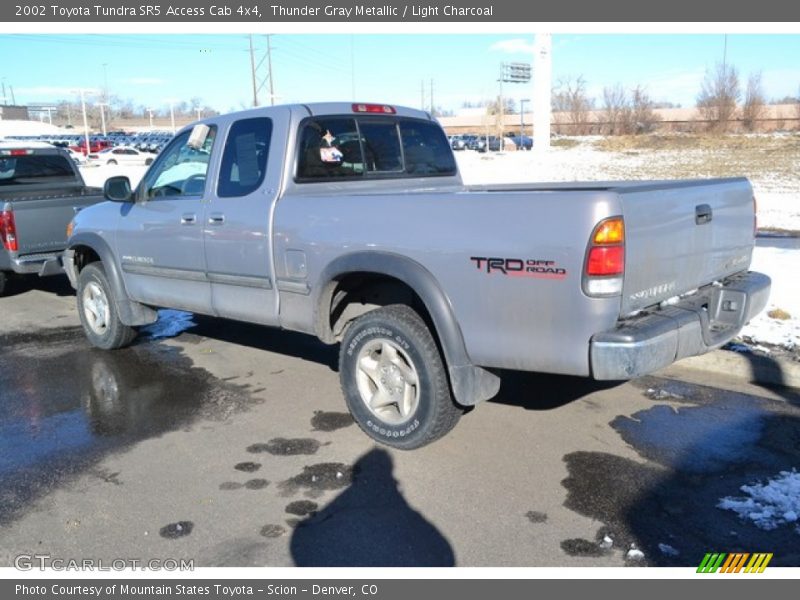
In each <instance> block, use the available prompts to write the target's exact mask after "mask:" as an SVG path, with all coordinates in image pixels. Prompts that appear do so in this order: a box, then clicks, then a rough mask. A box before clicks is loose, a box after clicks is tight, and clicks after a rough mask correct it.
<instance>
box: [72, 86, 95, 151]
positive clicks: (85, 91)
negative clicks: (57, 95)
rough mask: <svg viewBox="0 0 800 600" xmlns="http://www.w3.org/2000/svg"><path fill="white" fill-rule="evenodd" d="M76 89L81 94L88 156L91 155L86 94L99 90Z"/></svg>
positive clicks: (92, 93) (84, 135) (84, 136)
mask: <svg viewBox="0 0 800 600" xmlns="http://www.w3.org/2000/svg"><path fill="white" fill-rule="evenodd" d="M76 91H77V92H78V93H79V94H80V96H81V112H82V113H83V138H84V140H85V142H86V156H89V119H88V118H87V117H86V94H91V95H97V90H93V89H85V88H80V89H79V90H76Z"/></svg>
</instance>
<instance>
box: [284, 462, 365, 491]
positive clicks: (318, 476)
mask: <svg viewBox="0 0 800 600" xmlns="http://www.w3.org/2000/svg"><path fill="white" fill-rule="evenodd" d="M352 482H353V467H350V466H348V465H345V464H343V463H319V464H316V465H311V466H308V467H303V472H302V473H300V474H299V475H295V476H294V477H292V478H291V479H289V480H287V481H284V482H283V483H281V484H280V486H279V487H280V489H281V492H282V493H283V495H286V496H288V495H292V494H296V493H298V492H299V491H301V490H302V491H305V492H306V494H307V495H309V496H312V497H315V496H319V495H321V494H322V493H323V492H325V491H329V490H339V489H342V488H345V487H347V486H349V485H350V484H351V483H352Z"/></svg>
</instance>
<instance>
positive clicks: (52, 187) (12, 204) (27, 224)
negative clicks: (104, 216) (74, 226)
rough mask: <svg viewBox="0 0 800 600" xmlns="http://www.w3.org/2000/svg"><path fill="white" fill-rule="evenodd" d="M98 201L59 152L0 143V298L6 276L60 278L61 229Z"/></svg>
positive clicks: (63, 245) (98, 196) (51, 148)
mask: <svg viewBox="0 0 800 600" xmlns="http://www.w3.org/2000/svg"><path fill="white" fill-rule="evenodd" d="M103 199H104V198H103V194H102V190H101V189H99V188H92V187H87V186H86V184H84V182H83V178H82V177H81V174H80V172H79V171H78V169H77V167H76V166H75V163H74V161H73V160H72V159H71V158H70V156H69V154H68V153H67V151H66V150H64V149H63V148H56V147H55V146H51V145H50V144H45V143H43V142H24V141H13V140H8V141H2V142H0V296H2V295H3V294H4V293H5V291H6V284H7V281H8V279H9V277H11V276H18V275H40V276H45V275H57V274H61V273H63V270H62V268H61V253H62V252H63V251H64V248H66V245H67V236H66V228H67V224H68V223H69V222H70V220H71V219H72V217H73V216H74V215H75V213H76V212H78V211H80V210H82V209H83V208H84V207H86V206H89V205H91V204H96V203H98V202H101V201H103Z"/></svg>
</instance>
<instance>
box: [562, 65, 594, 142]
mask: <svg viewBox="0 0 800 600" xmlns="http://www.w3.org/2000/svg"><path fill="white" fill-rule="evenodd" d="M552 104H553V110H554V111H556V112H563V113H566V114H567V121H568V123H570V125H571V127H570V131H569V133H572V134H573V135H586V134H587V133H589V132H590V131H591V123H590V121H589V111H591V110H592V108H594V101H593V100H592V99H591V98H589V96H588V94H587V93H586V80H585V79H584V78H583V76H582V75H581V76H578V77H576V78H575V79H572V78H567V79H561V80H559V82H558V84H557V85H556V88H555V90H554V91H553V98H552Z"/></svg>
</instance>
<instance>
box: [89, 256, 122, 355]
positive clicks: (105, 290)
mask: <svg viewBox="0 0 800 600" xmlns="http://www.w3.org/2000/svg"><path fill="white" fill-rule="evenodd" d="M77 295H78V315H79V316H80V319H81V325H83V331H84V332H85V333H86V337H87V338H89V341H90V342H91V344H92V345H93V346H96V347H97V348H102V349H103V350H113V349H115V348H124V347H125V346H129V345H130V343H131V342H132V341H133V340H134V338H135V337H136V330H135V329H133V328H132V327H129V326H128V325H125V324H124V323H123V322H122V321H120V319H119V313H118V312H117V305H116V302H115V299H114V292H113V291H112V289H111V286H110V285H109V283H108V279H107V278H106V273H105V270H104V269H103V265H102V264H101V263H99V262H96V263H92V264H90V265H88V266H86V267H85V268H84V269H83V270H82V271H81V274H80V275H79V276H78V294H77Z"/></svg>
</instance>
